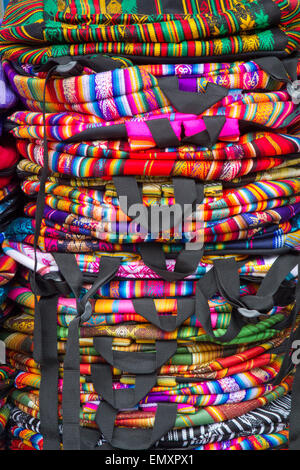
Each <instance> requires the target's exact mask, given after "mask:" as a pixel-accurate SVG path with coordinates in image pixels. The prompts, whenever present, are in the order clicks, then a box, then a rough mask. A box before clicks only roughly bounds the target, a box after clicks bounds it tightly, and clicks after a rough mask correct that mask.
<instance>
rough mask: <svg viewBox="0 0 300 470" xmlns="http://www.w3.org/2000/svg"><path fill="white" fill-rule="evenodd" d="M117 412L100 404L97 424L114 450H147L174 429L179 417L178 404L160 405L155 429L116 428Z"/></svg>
mask: <svg viewBox="0 0 300 470" xmlns="http://www.w3.org/2000/svg"><path fill="white" fill-rule="evenodd" d="M116 415H117V410H116V409H115V408H113V407H112V406H110V405H109V404H108V403H106V402H102V403H100V405H99V407H98V410H97V413H96V418H95V420H96V423H97V425H98V427H99V429H100V430H101V432H102V433H103V435H104V437H105V439H107V441H108V442H109V443H110V444H111V445H112V447H114V448H118V449H124V450H146V449H149V447H151V446H152V445H153V444H154V443H155V442H156V441H158V440H159V439H160V438H161V437H162V436H164V435H165V434H166V433H167V432H168V431H169V430H170V429H172V428H173V427H174V424H175V420H176V416H177V404H176V403H159V404H158V405H157V410H156V414H155V422H154V427H153V429H138V428H137V429H128V428H116V427H115V425H114V424H115V419H116Z"/></svg>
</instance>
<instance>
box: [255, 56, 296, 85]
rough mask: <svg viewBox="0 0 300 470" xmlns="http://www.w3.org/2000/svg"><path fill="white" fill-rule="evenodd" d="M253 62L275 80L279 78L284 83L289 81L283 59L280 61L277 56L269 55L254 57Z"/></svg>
mask: <svg viewBox="0 0 300 470" xmlns="http://www.w3.org/2000/svg"><path fill="white" fill-rule="evenodd" d="M254 62H256V63H257V65H259V67H260V68H261V69H262V70H264V71H265V72H267V73H268V74H269V75H270V76H271V77H272V78H274V79H275V80H280V81H281V82H285V83H286V82H290V81H291V80H290V78H289V76H288V73H287V69H286V67H285V64H284V61H281V60H280V59H278V57H274V56H270V57H264V58H259V59H255V60H254Z"/></svg>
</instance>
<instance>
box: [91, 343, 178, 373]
mask: <svg viewBox="0 0 300 470" xmlns="http://www.w3.org/2000/svg"><path fill="white" fill-rule="evenodd" d="M155 346H156V351H155V352H154V353H148V352H127V351H125V352H122V351H114V350H113V349H112V347H113V338H111V337H94V348H95V349H96V351H97V352H98V353H99V354H100V355H101V356H102V357H103V358H104V359H105V360H106V362H108V364H110V365H111V366H113V367H115V368H117V369H120V370H122V371H125V372H129V373H131V374H152V373H153V372H155V371H156V370H157V369H159V368H160V367H161V366H162V365H163V364H165V363H166V362H167V361H168V360H169V359H170V358H171V357H172V356H173V355H174V354H175V352H176V349H177V341H156V342H155Z"/></svg>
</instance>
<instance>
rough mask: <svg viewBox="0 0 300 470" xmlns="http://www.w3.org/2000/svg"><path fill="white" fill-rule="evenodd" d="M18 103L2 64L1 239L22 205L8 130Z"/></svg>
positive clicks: (0, 71) (14, 152)
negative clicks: (12, 109)
mask: <svg viewBox="0 0 300 470" xmlns="http://www.w3.org/2000/svg"><path fill="white" fill-rule="evenodd" d="M16 103H17V98H16V95H15V93H14V92H13V91H12V90H11V89H10V87H9V86H8V83H7V79H6V77H5V74H4V71H3V67H2V65H1V64H0V152H1V160H0V239H1V241H2V240H3V236H1V232H3V231H4V230H5V228H6V227H7V225H8V224H9V223H10V222H11V221H12V220H14V218H15V217H16V216H17V215H20V211H19V214H18V210H19V206H20V204H19V203H20V196H21V191H20V188H19V184H18V181H17V178H16V169H17V161H18V156H17V151H16V146H15V142H14V139H12V138H11V136H9V135H8V134H7V132H6V129H5V123H6V121H7V113H10V114H11V108H13V107H14V106H15V105H16Z"/></svg>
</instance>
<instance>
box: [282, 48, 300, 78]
mask: <svg viewBox="0 0 300 470" xmlns="http://www.w3.org/2000/svg"><path fill="white" fill-rule="evenodd" d="M299 58H300V56H299V54H297V55H296V56H295V57H288V58H287V59H283V61H282V63H283V65H284V68H285V69H286V71H287V72H288V74H289V76H290V77H291V80H292V82H294V81H295V80H297V78H298V74H297V67H298V62H299Z"/></svg>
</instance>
